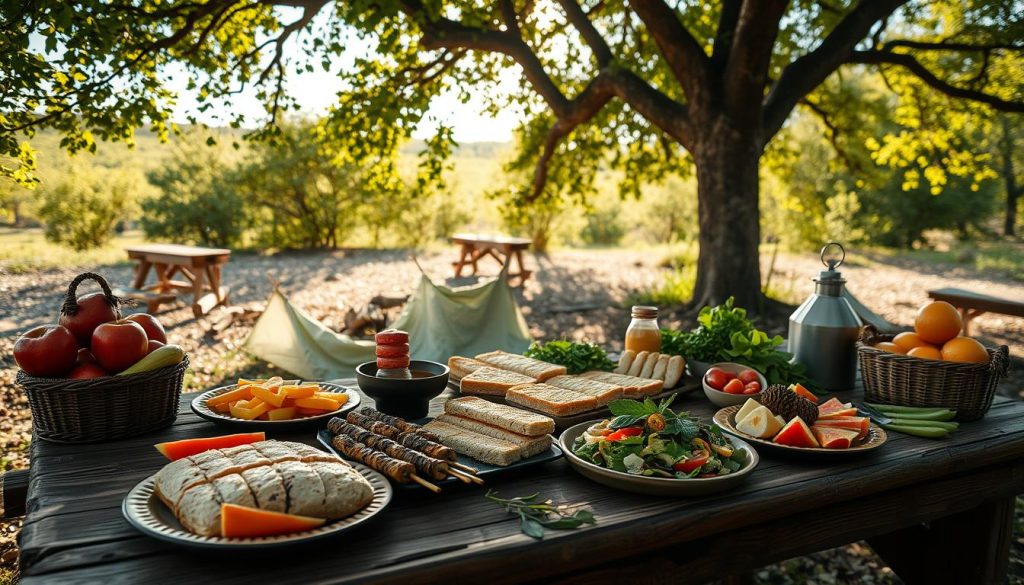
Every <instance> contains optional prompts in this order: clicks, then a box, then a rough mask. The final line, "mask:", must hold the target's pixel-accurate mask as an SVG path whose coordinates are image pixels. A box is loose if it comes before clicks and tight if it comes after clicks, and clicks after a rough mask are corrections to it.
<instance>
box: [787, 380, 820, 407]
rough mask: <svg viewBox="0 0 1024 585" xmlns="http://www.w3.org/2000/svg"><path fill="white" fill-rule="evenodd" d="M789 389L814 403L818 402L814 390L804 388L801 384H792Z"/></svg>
mask: <svg viewBox="0 0 1024 585" xmlns="http://www.w3.org/2000/svg"><path fill="white" fill-rule="evenodd" d="M789 389H790V390H792V391H793V392H796V393H797V394H799V395H800V396H803V397H804V398H806V399H807V400H810V401H811V402H813V403H815V404H817V403H818V396H817V395H816V394H815V393H814V392H811V391H810V390H808V389H807V388H804V385H803V384H792V385H791V386H790V387H789Z"/></svg>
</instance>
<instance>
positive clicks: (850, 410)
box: [818, 406, 857, 420]
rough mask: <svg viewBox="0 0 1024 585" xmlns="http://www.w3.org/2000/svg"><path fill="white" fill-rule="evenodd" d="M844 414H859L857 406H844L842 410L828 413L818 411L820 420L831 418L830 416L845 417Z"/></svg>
mask: <svg viewBox="0 0 1024 585" xmlns="http://www.w3.org/2000/svg"><path fill="white" fill-rule="evenodd" d="M844 416H857V407H855V406H851V407H848V408H843V409H841V410H831V411H829V412H826V413H821V412H819V413H818V420H822V419H825V420H827V419H830V418H839V417H844Z"/></svg>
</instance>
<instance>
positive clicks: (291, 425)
mask: <svg viewBox="0 0 1024 585" xmlns="http://www.w3.org/2000/svg"><path fill="white" fill-rule="evenodd" d="M317 383H318V384H320V389H321V391H323V392H331V393H335V394H348V402H346V403H345V404H342V405H341V408H339V409H338V410H334V411H331V412H328V413H324V414H318V415H314V416H307V417H304V418H297V419H294V420H241V419H237V418H235V417H233V416H228V415H226V414H221V413H219V412H216V411H214V410H211V409H210V408H207V406H206V401H207V400H209V399H210V398H213V397H214V396H219V395H221V394H223V393H225V392H228V391H230V390H234V389H235V384H232V385H230V386H222V387H220V388H214V389H213V390H207V391H206V392H203V393H202V394H200V395H199V396H196V397H195V398H194V399H193V400H192V412H194V413H196V414H197V415H199V416H200V418H205V419H206V420H208V421H211V422H215V423H217V424H219V425H224V426H228V427H233V428H237V429H240V430H241V429H245V430H247V431H281V432H293V431H303V430H307V429H312V428H322V427H323V426H325V425H326V424H327V421H328V420H329V419H330V418H331V417H332V416H341V415H344V414H345V413H347V412H348V411H350V410H352V409H353V408H355V407H357V406H359V400H360V398H359V393H358V392H356V391H355V390H353V389H352V388H346V387H345V386H339V385H337V384H331V383H330V382H317Z"/></svg>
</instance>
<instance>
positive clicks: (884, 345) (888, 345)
mask: <svg viewBox="0 0 1024 585" xmlns="http://www.w3.org/2000/svg"><path fill="white" fill-rule="evenodd" d="M875 349H881V350H885V351H888V352H890V353H907V350H905V349H903V348H902V347H900V346H898V345H896V344H895V343H892V342H889V341H882V342H879V343H876V344H875Z"/></svg>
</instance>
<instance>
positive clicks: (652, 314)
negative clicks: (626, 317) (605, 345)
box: [626, 305, 661, 353]
mask: <svg viewBox="0 0 1024 585" xmlns="http://www.w3.org/2000/svg"><path fill="white" fill-rule="evenodd" d="M632 317H633V320H632V321H630V322H629V327H627V328H626V349H631V350H633V351H635V352H638V353H639V352H641V351H660V350H661V330H660V329H659V328H658V307H644V306H640V305H635V306H634V307H633V310H632Z"/></svg>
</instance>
